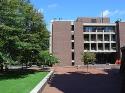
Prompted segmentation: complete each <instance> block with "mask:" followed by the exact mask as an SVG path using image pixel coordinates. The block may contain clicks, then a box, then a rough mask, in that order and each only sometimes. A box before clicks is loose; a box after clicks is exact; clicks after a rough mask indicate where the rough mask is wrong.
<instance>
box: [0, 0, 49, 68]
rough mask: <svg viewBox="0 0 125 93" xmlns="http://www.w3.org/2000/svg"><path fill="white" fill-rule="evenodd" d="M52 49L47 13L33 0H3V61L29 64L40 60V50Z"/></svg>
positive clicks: (0, 1) (0, 13) (0, 38)
mask: <svg viewBox="0 0 125 93" xmlns="http://www.w3.org/2000/svg"><path fill="white" fill-rule="evenodd" d="M48 48H49V32H48V31H47V28H46V25H45V22H44V17H43V14H41V13H39V12H38V11H37V10H36V9H35V8H34V7H33V6H32V5H31V3H30V2H29V0H0V52H1V55H2V56H1V58H0V59H1V60H0V64H3V63H4V62H7V63H12V64H14V62H15V63H16V62H19V63H22V64H26V66H27V64H28V63H30V62H32V61H34V62H35V61H36V62H37V61H38V56H39V51H43V50H47V49H48ZM36 51H37V52H36ZM3 54H4V55H3ZM5 54H6V55H7V56H6V55H5ZM3 58H4V59H8V60H10V61H4V59H3ZM3 61H4V62H3ZM11 61H13V62H11ZM1 66H2V65H1Z"/></svg>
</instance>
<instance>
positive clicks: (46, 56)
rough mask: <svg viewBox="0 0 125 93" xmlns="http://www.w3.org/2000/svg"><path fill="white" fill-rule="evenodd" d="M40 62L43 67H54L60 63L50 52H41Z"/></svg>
mask: <svg viewBox="0 0 125 93" xmlns="http://www.w3.org/2000/svg"><path fill="white" fill-rule="evenodd" d="M39 62H40V63H41V65H47V66H52V65H54V64H56V63H58V62H59V60H58V59H57V58H56V57H55V56H54V55H52V54H50V53H49V52H48V51H41V52H40V53H39Z"/></svg>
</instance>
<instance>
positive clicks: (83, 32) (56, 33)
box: [50, 17, 125, 66]
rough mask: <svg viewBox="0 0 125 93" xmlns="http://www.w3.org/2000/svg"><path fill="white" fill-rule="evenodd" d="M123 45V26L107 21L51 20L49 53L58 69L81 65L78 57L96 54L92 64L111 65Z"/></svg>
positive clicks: (99, 19)
mask: <svg viewBox="0 0 125 93" xmlns="http://www.w3.org/2000/svg"><path fill="white" fill-rule="evenodd" d="M124 43H125V22H116V23H110V19H109V18H101V17H95V18H94V17H93V18H88V17H79V18H77V19H76V20H52V21H51V36H50V52H52V53H53V54H55V55H56V56H57V57H58V58H59V60H60V63H59V65H63V66H65V65H66V66H67V65H81V64H83V63H82V62H81V53H84V52H94V53H96V63H99V64H104V63H115V61H116V60H117V59H119V58H120V47H122V46H124Z"/></svg>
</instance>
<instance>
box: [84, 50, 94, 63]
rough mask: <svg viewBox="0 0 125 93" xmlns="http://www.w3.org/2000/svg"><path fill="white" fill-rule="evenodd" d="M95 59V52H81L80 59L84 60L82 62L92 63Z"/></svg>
mask: <svg viewBox="0 0 125 93" xmlns="http://www.w3.org/2000/svg"><path fill="white" fill-rule="evenodd" d="M95 59H96V55H95V53H92V52H85V53H83V54H82V61H83V62H84V64H89V63H93V62H94V61H95Z"/></svg>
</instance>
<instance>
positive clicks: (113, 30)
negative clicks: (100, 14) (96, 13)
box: [104, 26, 115, 32]
mask: <svg viewBox="0 0 125 93" xmlns="http://www.w3.org/2000/svg"><path fill="white" fill-rule="evenodd" d="M104 31H105V32H115V27H114V26H109V27H105V30H104Z"/></svg>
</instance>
